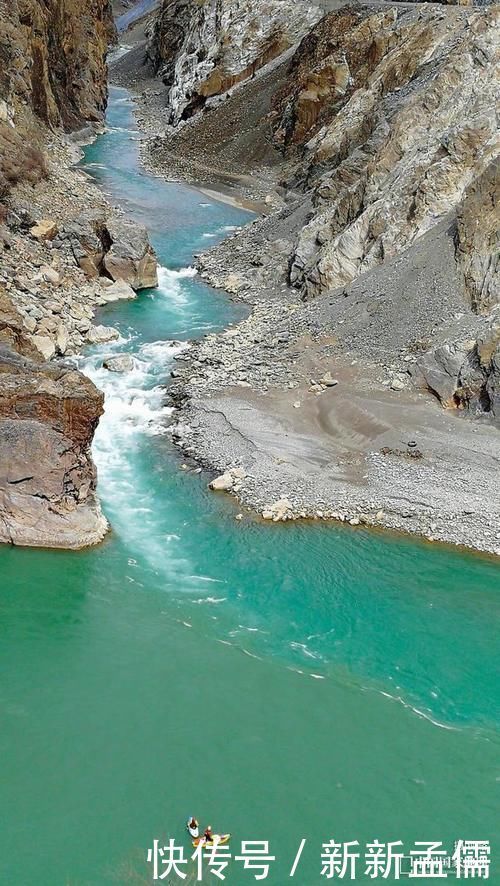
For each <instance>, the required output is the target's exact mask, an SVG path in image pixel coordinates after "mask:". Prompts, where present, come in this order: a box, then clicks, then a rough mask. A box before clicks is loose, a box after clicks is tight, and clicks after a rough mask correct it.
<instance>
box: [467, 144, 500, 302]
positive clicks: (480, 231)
mask: <svg viewBox="0 0 500 886" xmlns="http://www.w3.org/2000/svg"><path fill="white" fill-rule="evenodd" d="M457 260H458V263H459V265H460V266H461V268H462V272H463V275H464V279H465V284H466V287H467V290H468V292H469V295H470V300H471V305H472V307H473V309H474V310H475V311H477V312H478V313H485V312H487V311H488V310H490V309H491V308H492V307H493V306H494V305H496V304H498V302H499V301H500V274H499V271H500V176H499V164H498V160H495V161H493V162H492V163H490V164H489V165H488V166H487V167H486V169H485V170H484V172H482V173H481V174H480V175H478V176H477V178H474V180H473V181H472V183H471V184H470V185H469V187H468V188H467V190H466V192H465V195H464V199H463V200H462V202H461V204H460V206H459V207H458V211H457Z"/></svg>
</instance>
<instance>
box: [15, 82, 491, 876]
mask: <svg viewBox="0 0 500 886" xmlns="http://www.w3.org/2000/svg"><path fill="white" fill-rule="evenodd" d="M109 125H110V131H109V132H108V133H107V134H105V135H104V136H102V137H101V138H100V139H99V140H98V141H97V142H96V143H95V144H94V145H92V146H90V147H89V148H88V149H87V151H86V158H85V162H86V164H87V165H88V168H89V171H91V172H92V174H93V175H94V176H95V177H96V178H97V179H98V180H99V182H100V183H101V185H102V187H103V189H104V190H105V191H106V192H107V193H108V194H109V195H110V196H111V198H112V199H114V200H115V201H117V202H120V203H122V204H123V205H124V206H125V207H126V209H127V211H128V212H129V213H131V214H133V215H135V216H136V217H137V218H139V219H141V220H143V221H144V222H145V223H146V224H147V225H148V228H149V229H150V231H151V237H152V240H153V242H154V245H155V247H156V249H157V252H158V256H159V260H160V262H161V264H162V270H161V272H160V287H159V289H158V290H155V291H151V292H145V293H142V294H141V295H140V296H139V298H138V299H137V300H136V301H134V302H131V303H126V304H125V303H124V304H119V305H113V306H109V307H108V308H106V309H105V310H104V311H103V316H102V322H105V323H111V324H112V325H115V326H117V327H118V328H119V330H120V332H121V335H122V340H121V341H120V342H119V343H118V344H116V345H113V346H112V348H108V349H105V348H103V349H101V350H100V351H99V350H97V351H95V352H94V353H93V354H90V355H89V356H88V357H87V358H85V361H84V362H83V366H84V369H85V371H86V372H88V373H89V375H91V377H93V378H94V379H95V380H96V381H97V383H98V384H101V385H102V386H103V388H104V390H105V393H106V414H105V417H104V419H103V420H102V421H101V424H100V426H99V429H98V432H97V435H96V440H95V447H94V452H95V459H96V462H97V465H98V469H99V478H100V479H99V490H100V495H101V499H102V502H103V507H104V509H105V511H106V514H107V515H108V517H109V519H110V521H111V524H112V526H113V532H112V533H111V534H110V536H109V537H108V539H107V540H106V541H105V543H104V544H103V545H101V546H100V547H98V548H95V549H92V550H89V551H84V552H79V553H76V554H75V553H66V552H50V551H35V550H20V549H14V548H7V547H4V548H2V549H0V575H1V576H2V583H1V586H2V593H1V597H0V602H1V624H2V642H1V645H0V667H1V670H2V675H3V680H2V684H1V689H0V712H1V719H2V729H1V733H0V759H1V760H2V787H3V789H2V800H3V808H2V830H1V836H0V850H1V851H0V882H1V883H6V884H16V886H17V884H28V883H35V882H36V883H37V884H41V886H59V884H64V886H67V884H78V886H83V884H85V886H90V884H92V886H94V884H95V886H100V884H104V886H105V884H111V883H142V882H150V881H151V876H150V875H148V873H147V871H148V868H147V867H146V865H145V862H144V859H145V855H146V851H147V848H148V847H150V846H152V844H153V840H154V839H155V838H158V839H162V840H164V839H165V838H166V837H167V835H168V836H172V837H174V838H175V839H176V841H177V842H178V843H182V844H183V845H184V846H185V848H186V850H187V849H188V843H187V841H186V840H185V837H184V832H183V822H184V820H185V818H186V817H187V816H188V815H189V814H192V813H194V814H196V815H197V816H198V817H199V818H200V819H201V821H202V823H203V824H207V823H211V824H212V825H213V826H214V829H215V830H219V831H225V830H231V832H232V833H233V835H234V836H233V843H232V848H233V851H235V854H236V853H237V851H238V850H239V842H240V841H241V840H251V839H262V840H269V842H270V848H271V852H273V853H274V854H275V855H276V856H277V860H276V862H275V863H274V864H273V865H272V867H271V872H270V874H269V877H268V878H267V880H266V881H265V882H267V883H271V884H273V886H275V884H280V886H281V884H284V883H286V882H289V879H290V878H289V872H290V868H291V866H292V862H293V858H294V855H295V852H296V851H297V848H298V845H299V843H300V840H301V839H302V838H306V841H307V842H306V845H305V848H304V852H303V855H302V858H301V861H300V864H299V867H298V869H297V873H296V875H295V878H294V880H295V882H298V883H300V884H302V886H315V884H320V883H321V882H324V879H325V878H322V877H321V876H320V871H321V864H320V861H321V858H320V856H321V843H322V841H324V840H328V839H330V838H331V837H335V838H336V839H338V840H355V839H357V840H359V841H360V843H361V844H364V843H365V842H367V841H370V840H373V839H374V838H378V839H379V840H398V839H401V840H403V841H405V844H406V848H407V849H411V848H413V841H416V840H427V841H431V840H434V841H443V842H444V844H445V846H446V848H448V847H450V846H451V845H452V843H453V840H455V839H460V838H467V839H485V840H486V839H490V840H491V841H492V855H493V859H494V864H495V867H494V870H493V871H492V876H491V878H490V882H493V883H500V873H499V870H500V867H499V864H498V852H499V845H498V837H497V833H496V830H497V828H496V824H497V821H498V797H499V792H500V757H499V744H500V742H499V729H500V704H499V690H498V675H499V673H500V653H499V645H498V629H499V623H500V595H499V591H500V580H499V579H500V569H499V567H498V565H497V563H496V562H495V561H493V560H489V559H487V558H481V557H476V556H472V555H469V554H465V553H460V552H458V551H453V550H448V549H445V548H439V547H436V546H433V547H431V546H429V545H428V544H424V543H423V542H422V543H421V542H418V541H411V540H408V539H406V538H398V537H395V536H387V535H383V534H377V533H369V532H368V531H366V530H364V529H362V528H356V529H355V528H352V527H345V526H340V527H336V526H329V525H321V526H307V525H304V524H300V525H289V524H285V525H272V526H268V525H261V524H260V523H259V522H258V521H256V520H254V519H253V518H251V517H250V515H248V516H247V515H245V517H244V519H243V520H242V521H241V522H238V521H235V519H234V518H235V515H236V514H237V513H238V510H239V509H238V507H237V505H235V504H233V503H232V502H231V501H230V500H228V499H227V498H226V497H221V496H216V495H214V494H211V493H209V492H208V491H207V489H206V483H207V480H208V478H207V477H206V476H204V475H201V476H200V475H198V474H194V473H188V472H186V471H184V470H182V469H181V464H182V462H181V460H180V459H179V456H178V454H177V453H176V451H175V450H174V448H173V447H172V445H171V442H170V439H169V437H168V433H167V434H166V433H165V432H164V431H165V417H166V411H165V406H164V389H163V385H164V384H166V383H168V378H169V372H170V369H171V367H172V365H173V357H174V356H175V355H176V354H178V353H180V351H181V350H182V347H183V346H184V345H183V342H185V341H186V340H187V339H189V338H192V337H193V336H196V335H200V334H203V333H204V332H206V331H209V330H212V329H219V328H222V327H223V326H225V325H227V324H228V323H231V322H235V321H236V320H237V319H238V317H239V316H241V308H238V307H237V306H235V305H233V304H231V303H230V302H229V301H227V300H226V299H225V298H224V297H223V296H222V295H221V294H220V293H219V294H218V293H215V292H214V291H213V290H210V289H209V288H208V287H206V286H205V285H204V284H203V283H201V282H200V281H199V280H198V279H197V277H196V276H195V275H194V273H193V271H192V269H191V265H192V262H193V259H192V256H193V253H195V252H196V251H198V250H200V249H202V248H205V247H206V246H207V244H209V243H210V242H215V241H216V239H217V238H220V237H222V236H224V235H225V234H226V233H227V229H228V228H231V227H233V226H235V225H239V224H242V223H245V222H246V221H248V220H249V218H251V217H249V216H248V215H247V214H246V213H244V212H243V211H240V210H236V209H233V208H231V207H229V206H227V205H224V204H222V203H218V202H214V201H211V200H209V199H207V198H206V197H204V196H203V195H201V194H200V193H198V192H197V191H196V190H193V189H189V188H186V187H183V186H178V185H170V184H166V183H164V182H161V181H159V180H157V179H154V178H152V177H150V176H148V175H146V174H144V173H143V172H142V171H141V169H140V167H139V165H138V159H137V150H138V141H137V139H138V133H137V132H136V131H135V128H134V125H133V119H132V115H131V106H130V102H129V101H128V99H127V96H126V93H124V92H123V91H121V90H113V92H112V101H111V106H110V112H109ZM206 235H210V236H206ZM113 350H114V351H115V352H116V353H119V352H122V351H123V350H128V351H130V352H131V353H133V355H134V360H135V368H134V370H133V372H132V373H130V374H127V375H125V376H119V375H116V376H115V375H113V374H111V373H107V372H106V371H105V370H103V369H102V367H101V364H102V357H103V354H107V353H111V352H112V351H113ZM167 412H168V410H167ZM362 848H363V845H362ZM360 873H361V875H362V873H363V871H362V868H360ZM360 878H362V876H361V877H360ZM450 878H451V879H454V878H453V877H451V876H450ZM204 879H207V880H208V881H209V882H210V880H212V881H213V882H217V878H214V877H213V875H212V874H210V875H209V874H207V875H206V877H205V878H204ZM228 879H230V880H231V882H233V883H238V884H240V883H247V882H248V883H251V882H254V880H253V877H252V876H251V873H250V872H246V873H243V872H242V871H241V865H238V864H237V863H233V866H232V870H231V872H230V875H229V877H228ZM173 882H179V883H180V882H181V880H180V879H174V881H173ZM429 882H430V880H429Z"/></svg>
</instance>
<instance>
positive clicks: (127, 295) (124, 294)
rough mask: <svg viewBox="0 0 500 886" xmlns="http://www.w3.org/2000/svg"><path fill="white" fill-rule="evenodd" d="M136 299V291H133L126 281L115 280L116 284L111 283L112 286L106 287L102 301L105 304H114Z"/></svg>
mask: <svg viewBox="0 0 500 886" xmlns="http://www.w3.org/2000/svg"><path fill="white" fill-rule="evenodd" d="M136 297H137V296H136V293H135V290H134V289H132V287H131V286H130V284H129V283H125V281H124V280H115V282H114V283H111V286H106V287H105V289H104V292H103V293H102V296H101V299H102V301H103V302H113V301H120V299H132V298H136Z"/></svg>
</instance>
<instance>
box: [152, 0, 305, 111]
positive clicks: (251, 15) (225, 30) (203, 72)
mask: <svg viewBox="0 0 500 886" xmlns="http://www.w3.org/2000/svg"><path fill="white" fill-rule="evenodd" d="M319 17H320V12H319V10H318V9H317V8H316V7H314V6H313V5H311V4H309V3H307V2H303V0H297V2H295V3H290V2H287V0H261V2H259V3H258V4H256V3H255V2H254V0H163V3H162V6H161V9H160V13H159V15H158V18H157V21H156V24H155V27H154V29H153V34H152V37H151V40H150V44H149V47H148V55H149V58H150V60H151V62H152V65H153V68H154V70H155V72H156V73H158V72H159V73H160V74H161V77H162V79H163V82H164V83H165V85H166V86H167V88H168V108H169V121H168V122H169V123H171V124H173V125H175V124H177V123H178V122H179V121H180V120H183V119H187V118H188V117H191V116H192V115H193V114H194V113H196V112H197V111H198V110H200V109H201V108H203V106H204V105H205V103H206V101H207V99H209V98H212V97H213V96H219V95H223V94H225V93H227V91H228V90H229V89H230V88H231V87H232V86H234V85H235V84H236V83H241V82H243V81H245V80H248V79H250V78H252V77H253V76H254V75H255V73H256V72H257V71H258V70H259V69H260V68H262V67H263V66H264V65H265V64H267V63H268V62H270V61H271V60H272V59H275V58H277V57H278V56H280V55H281V54H282V53H283V52H285V51H286V50H287V49H289V48H290V47H291V46H293V45H294V44H295V43H296V42H297V41H298V40H299V39H300V38H301V37H302V36H303V35H304V34H305V33H306V32H307V30H308V29H309V28H310V27H311V25H312V24H314V22H315V21H317V20H318V18H319Z"/></svg>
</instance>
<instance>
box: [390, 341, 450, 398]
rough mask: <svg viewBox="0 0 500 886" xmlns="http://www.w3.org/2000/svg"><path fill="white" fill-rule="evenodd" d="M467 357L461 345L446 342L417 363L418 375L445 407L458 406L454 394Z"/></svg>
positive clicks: (420, 358)
mask: <svg viewBox="0 0 500 886" xmlns="http://www.w3.org/2000/svg"><path fill="white" fill-rule="evenodd" d="M466 356H467V352H466V351H464V350H462V348H461V347H460V346H459V345H457V344H455V343H453V342H446V343H444V344H442V345H438V346H437V347H435V348H432V349H431V350H430V351H428V352H427V353H426V354H424V355H423V356H422V357H419V359H418V360H417V362H416V374H417V375H418V374H419V373H420V376H421V378H422V379H423V381H424V383H425V385H426V386H427V388H428V389H429V390H430V391H432V392H433V393H434V394H436V396H437V397H438V398H439V400H440V401H441V403H442V404H443V406H455V405H456V403H455V400H454V394H455V391H456V388H457V384H458V377H459V374H460V370H461V368H462V366H463V364H464V362H465V359H466ZM414 374H415V373H414ZM391 386H392V385H391Z"/></svg>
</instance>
